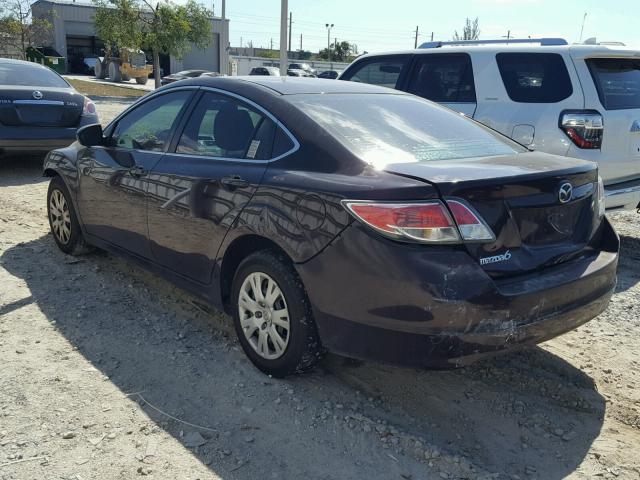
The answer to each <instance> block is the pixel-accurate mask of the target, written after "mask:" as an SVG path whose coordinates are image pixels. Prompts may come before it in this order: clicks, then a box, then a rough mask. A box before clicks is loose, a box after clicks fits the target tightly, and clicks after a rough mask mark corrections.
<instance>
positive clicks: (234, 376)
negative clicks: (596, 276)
mask: <svg viewBox="0 0 640 480" xmlns="http://www.w3.org/2000/svg"><path fill="white" fill-rule="evenodd" d="M125 105H126V102H124V101H123V102H120V103H117V102H116V103H113V102H105V101H98V108H99V111H100V113H102V114H103V117H104V118H105V120H107V119H108V117H109V116H113V115H115V114H116V113H117V112H118V111H119V110H121V109H122V108H123V107H124V106H125ZM40 163H41V161H39V160H36V161H30V162H27V161H26V160H25V159H15V160H5V161H4V162H3V163H2V164H0V480H10V479H11V480H13V479H20V480H23V479H24V480H31V479H38V480H39V479H51V480H53V479H68V480H72V479H73V480H82V479H85V480H86V479H134V478H138V477H142V476H148V477H150V478H155V479H191V480H194V479H219V478H220V479H225V480H231V479H271V478H273V479H302V478H305V479H336V480H338V479H340V480H342V479H398V480H402V479H405V480H406V479H416V480H417V479H432V478H435V479H440V478H445V479H446V478H451V479H453V478H472V479H476V478H493V479H533V478H538V479H560V478H565V477H570V478H624V479H638V478H640V377H639V376H638V374H639V372H640V363H639V362H640V356H639V354H638V338H640V315H639V307H638V301H639V300H640V285H639V283H638V282H639V281H640V215H638V214H637V213H635V212H623V213H616V214H614V215H611V219H612V221H613V223H614V225H615V227H616V229H617V230H618V232H619V233H620V235H621V238H622V252H621V259H620V268H619V280H618V288H617V292H616V294H615V295H614V298H613V301H612V302H611V305H610V306H609V308H608V310H607V311H606V312H605V313H603V314H602V315H600V316H599V317H598V318H596V319H594V320H593V321H591V322H590V323H588V324H586V325H584V326H582V327H581V328H579V329H578V330H576V331H574V332H571V333H568V334H566V335H563V336H562V337H559V338H557V339H555V340H552V341H550V342H547V343H545V344H543V345H541V346H540V347H536V348H533V349H529V350H525V351H520V352H514V353H512V354H509V355H506V356H502V357H498V358H495V359H492V360H489V361H485V362H482V363H479V364H476V365H474V366H472V367H468V368H465V369H461V370H456V371H445V372H442V371H440V372H437V371H422V370H412V369H404V368H396V367H389V366H384V365H379V364H375V363H362V362H355V361H348V360H345V359H343V358H340V357H337V356H331V355H330V356H328V357H327V358H326V359H325V360H324V361H323V362H322V363H321V365H320V368H318V369H317V370H316V371H314V372H313V373H311V374H308V375H304V376H299V377H293V378H289V379H286V380H276V379H271V378H268V377H266V376H264V375H263V374H261V373H260V372H258V371H257V370H256V369H255V368H254V367H253V366H252V365H251V364H250V363H249V362H248V360H247V359H246V358H245V356H244V355H243V353H242V351H241V350H240V347H239V345H238V343H237V342H236V340H235V338H234V335H233V334H232V333H231V323H230V320H229V318H227V317H226V316H225V315H223V314H219V313H216V312H214V311H211V310H209V309H208V308H207V307H205V306H203V305H202V304H201V303H200V302H199V301H197V300H196V299H195V298H193V297H191V296H190V295H188V294H186V293H184V292H182V291H180V290H178V289H177V288H174V287H173V286H171V285H170V284H169V283H167V282H165V281H164V280H161V279H159V278H157V277H154V276H153V275H151V274H149V273H147V272H145V271H144V270H142V269H140V268H138V267H134V266H131V265H129V264H127V263H125V262H124V261H122V260H120V259H119V258H117V257H114V256H112V255H109V254H106V253H93V254H90V255H87V256H84V257H79V258H75V257H69V256H66V255H65V254H63V253H61V252H60V251H59V250H58V249H57V248H56V246H55V244H54V241H53V239H52V237H51V235H50V234H49V229H48V225H47V220H46V215H45V194H46V188H47V181H46V179H43V178H41V177H40V168H41V165H40Z"/></svg>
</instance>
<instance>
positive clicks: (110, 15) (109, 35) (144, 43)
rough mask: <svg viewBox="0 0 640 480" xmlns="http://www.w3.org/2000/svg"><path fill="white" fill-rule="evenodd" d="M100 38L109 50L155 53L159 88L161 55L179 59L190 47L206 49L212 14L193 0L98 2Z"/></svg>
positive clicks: (100, 0)
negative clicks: (145, 50)
mask: <svg viewBox="0 0 640 480" xmlns="http://www.w3.org/2000/svg"><path fill="white" fill-rule="evenodd" d="M95 3H96V5H97V7H98V8H97V10H96V15H95V23H96V31H97V33H98V36H99V37H100V38H101V39H102V40H103V41H104V42H105V44H107V45H108V46H109V47H112V48H113V47H118V48H120V47H127V48H138V49H141V48H147V49H150V50H151V51H152V53H153V71H154V79H155V84H156V88H158V87H159V86H160V54H161V53H166V54H169V55H173V56H174V57H177V58H182V56H183V55H184V54H185V53H186V52H187V51H188V50H189V45H190V44H194V45H195V46H196V47H197V48H205V47H206V46H207V45H209V42H210V41H211V17H212V16H213V14H212V12H211V11H209V10H207V9H206V8H205V7H203V6H202V5H200V4H198V3H196V2H195V1H194V0H188V1H187V2H186V3H185V4H180V5H178V4H175V3H173V2H171V1H169V0H161V1H158V2H156V3H155V5H154V4H152V3H151V2H150V0H95Z"/></svg>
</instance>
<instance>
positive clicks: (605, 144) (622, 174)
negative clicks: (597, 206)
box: [340, 38, 640, 209]
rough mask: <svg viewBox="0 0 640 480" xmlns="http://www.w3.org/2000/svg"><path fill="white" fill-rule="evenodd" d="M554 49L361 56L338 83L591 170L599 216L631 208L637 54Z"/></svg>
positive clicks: (638, 186) (562, 44) (470, 48)
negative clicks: (402, 96) (400, 96)
mask: <svg viewBox="0 0 640 480" xmlns="http://www.w3.org/2000/svg"><path fill="white" fill-rule="evenodd" d="M590 43H591V44H588V45H567V42H566V41H565V40H562V39H553V38H543V39H537V40H535V39H533V40H532V39H525V40H514V39H511V40H509V41H508V42H506V41H504V40H499V41H490V40H482V41H471V42H433V43H432V42H429V43H425V44H423V45H422V46H421V48H420V49H418V50H408V51H402V52H391V53H381V54H371V55H364V56H362V57H360V58H358V59H357V60H356V61H355V62H354V63H352V64H351V65H350V66H349V67H348V68H347V69H346V70H345V72H344V73H343V74H342V75H341V76H340V79H341V80H352V81H358V82H366V83H373V84H376V85H383V86H387V87H391V88H397V89H399V90H403V91H406V92H410V93H414V94H416V95H419V96H421V97H424V98H427V99H429V100H433V101H435V102H438V103H441V104H443V105H446V106H448V107H450V108H452V109H454V110H457V111H459V112H462V113H464V114H465V115H468V116H469V117H473V118H474V119H476V120H478V121H480V122H482V123H484V124H485V125H488V126H490V127H491V128H494V129H496V130H498V131H500V132H502V133H504V134H505V135H508V136H509V137H511V138H513V139H514V140H516V141H518V142H520V143H522V144H524V145H526V146H527V147H529V148H532V149H535V150H540V151H543V152H547V153H554V154H557V155H562V156H568V157H576V158H582V159H585V160H592V161H596V162H598V163H599V165H600V174H601V175H602V177H603V178H604V182H605V188H606V197H607V208H610V209H615V208H635V207H637V206H639V204H640V50H638V49H633V48H629V47H624V46H620V44H595V43H594V42H590Z"/></svg>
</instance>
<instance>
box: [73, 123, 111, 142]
mask: <svg viewBox="0 0 640 480" xmlns="http://www.w3.org/2000/svg"><path fill="white" fill-rule="evenodd" d="M76 138H77V139H78V142H80V145H82V146H85V147H99V146H101V145H104V144H105V141H104V136H103V135H102V125H100V124H99V123H94V124H92V125H87V126H84V127H82V128H79V129H78V131H77V132H76Z"/></svg>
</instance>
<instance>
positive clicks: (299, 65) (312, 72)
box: [289, 62, 318, 77]
mask: <svg viewBox="0 0 640 480" xmlns="http://www.w3.org/2000/svg"><path fill="white" fill-rule="evenodd" d="M289 69H290V70H304V71H305V72H307V73H308V74H310V75H313V76H314V77H315V76H316V74H317V73H318V72H317V70H316V69H315V68H312V67H311V65H309V64H308V63H295V62H294V63H290V64H289Z"/></svg>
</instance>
